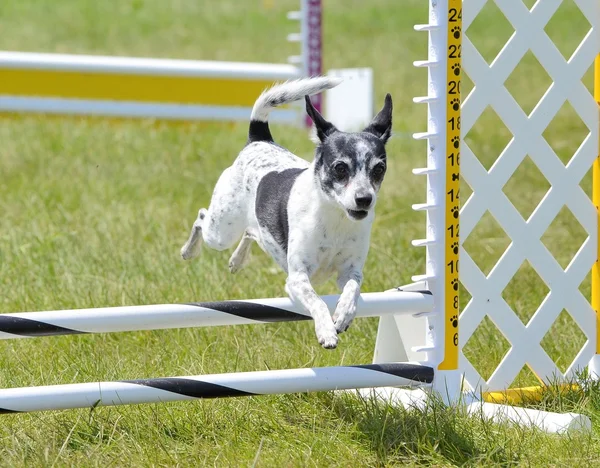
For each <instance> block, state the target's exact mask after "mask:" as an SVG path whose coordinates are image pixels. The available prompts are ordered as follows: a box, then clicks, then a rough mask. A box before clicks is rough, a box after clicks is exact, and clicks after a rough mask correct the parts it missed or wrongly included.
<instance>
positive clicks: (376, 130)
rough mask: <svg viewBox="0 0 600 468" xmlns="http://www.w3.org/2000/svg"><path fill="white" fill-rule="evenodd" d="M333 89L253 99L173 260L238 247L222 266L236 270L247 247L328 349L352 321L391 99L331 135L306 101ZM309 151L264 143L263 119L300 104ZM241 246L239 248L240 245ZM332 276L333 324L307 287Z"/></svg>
mask: <svg viewBox="0 0 600 468" xmlns="http://www.w3.org/2000/svg"><path fill="white" fill-rule="evenodd" d="M337 84H339V81H338V80H337V79H333V78H327V77H317V78H309V79H302V80H297V81H292V82H287V83H283V84H280V85H277V86H275V87H273V88H271V89H270V90H268V91H265V92H264V93H263V94H262V95H261V96H259V98H258V99H257V101H256V103H255V105H254V108H253V110H252V115H251V118H250V126H249V131H248V142H247V144H246V146H245V147H244V148H243V149H242V151H241V152H240V153H239V155H238V157H237V158H236V160H235V161H234V162H233V164H232V165H231V166H230V167H229V168H227V169H225V171H224V172H223V173H222V174H221V176H220V178H219V180H218V181H217V184H216V186H215V189H214V191H213V195H212V199H211V202H210V205H209V207H208V209H204V208H203V209H201V210H200V211H199V213H198V217H197V219H196V221H195V222H194V225H193V227H192V230H191V233H190V236H189V238H188V240H187V242H186V243H185V245H184V246H183V247H182V249H181V256H182V257H183V258H184V259H190V258H192V257H194V256H196V255H198V253H199V250H200V246H201V240H203V241H204V243H206V245H208V246H209V247H211V248H213V249H216V250H225V249H229V248H231V247H233V246H234V245H235V244H236V243H238V242H239V244H238V246H237V248H236V249H235V251H234V253H233V255H232V256H231V259H230V261H229V268H230V270H231V272H232V273H235V272H237V271H238V270H239V269H240V268H241V267H242V266H243V265H244V263H245V262H246V261H247V258H248V254H249V252H250V247H251V245H252V243H253V242H256V243H257V244H258V245H259V246H260V247H261V248H262V250H263V251H265V252H266V253H267V254H269V255H270V256H271V257H272V258H273V259H274V260H275V262H276V263H277V264H278V265H279V266H280V267H281V268H282V269H283V271H285V272H286V273H287V280H286V285H285V289H286V292H287V294H288V295H289V296H290V298H291V299H292V300H293V301H294V302H295V303H297V304H298V305H299V306H300V307H302V308H303V309H305V310H306V311H307V312H309V313H310V314H311V316H312V317H313V319H314V322H315V332H316V335H317V339H318V341H319V343H320V344H321V345H322V346H323V347H325V348H335V347H336V346H337V343H338V334H339V333H342V332H344V331H345V330H347V328H348V327H349V326H350V323H351V322H352V320H353V319H354V317H355V315H356V304H357V301H358V297H359V295H360V286H361V284H362V280H363V273H362V271H363V267H364V264H365V261H366V258H367V254H368V251H369V241H370V235H371V226H372V224H373V219H374V216H375V214H374V207H375V204H376V202H377V194H378V192H379V189H380V187H381V183H382V182H383V179H384V175H385V172H386V169H387V157H386V150H385V145H386V143H387V141H388V139H389V137H390V135H391V129H392V99H391V96H390V95H389V94H388V95H387V96H386V99H385V104H384V107H383V109H382V110H381V111H380V112H379V113H378V114H377V115H376V116H375V118H374V119H373V121H372V122H371V123H370V124H369V126H367V127H366V128H365V129H364V130H363V131H362V132H357V133H346V132H342V131H339V130H338V129H337V128H335V126H334V125H333V124H331V123H330V122H328V121H326V120H325V119H324V118H323V117H322V116H321V114H320V113H319V112H318V111H317V110H316V109H315V108H314V107H313V105H312V104H311V102H310V99H309V98H308V96H310V95H312V94H316V93H319V92H322V91H324V90H326V89H329V88H332V87H334V86H336V85H337ZM303 97H304V98H305V100H306V110H307V113H308V115H309V116H310V117H311V118H312V120H313V122H314V124H315V130H316V135H317V138H318V145H317V148H316V150H315V158H314V160H313V161H312V162H311V163H309V162H307V161H305V160H304V159H301V158H299V157H297V156H296V155H294V154H293V153H291V152H290V151H288V150H287V149H285V148H282V147H281V146H278V145H277V144H276V143H275V142H274V140H273V137H272V135H271V132H270V129H269V125H268V114H269V111H270V110H271V109H273V108H274V107H276V106H278V105H282V104H287V103H290V102H293V101H296V100H299V99H302V98H303ZM240 238H241V241H240ZM332 275H336V277H337V284H338V287H339V288H340V289H341V296H340V300H339V302H338V304H337V307H336V310H335V313H334V314H333V317H332V316H331V315H330V313H329V310H328V309H327V306H326V305H325V303H324V302H323V300H322V299H321V298H320V297H319V296H318V295H317V293H316V292H315V291H314V288H313V285H316V284H318V283H321V282H323V281H326V280H328V279H329V278H330V277H331V276H332Z"/></svg>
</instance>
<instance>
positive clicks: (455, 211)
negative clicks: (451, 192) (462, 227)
mask: <svg viewBox="0 0 600 468" xmlns="http://www.w3.org/2000/svg"><path fill="white" fill-rule="evenodd" d="M450 212H451V213H452V216H454V218H455V219H458V206H453V207H452V209H451V210H450Z"/></svg>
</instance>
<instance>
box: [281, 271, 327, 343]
mask: <svg viewBox="0 0 600 468" xmlns="http://www.w3.org/2000/svg"><path fill="white" fill-rule="evenodd" d="M285 289H286V292H287V293H288V295H289V296H290V298H291V299H292V301H294V302H295V303H297V304H299V305H300V306H301V307H302V308H303V309H304V310H305V311H307V312H308V313H310V315H311V316H312V318H313V320H314V321H315V333H316V334H317V339H318V340H319V344H320V345H321V346H323V348H326V349H334V348H335V347H336V346H337V342H338V336H337V332H336V331H335V327H334V326H333V320H331V314H330V313H329V309H328V308H327V305H325V302H323V299H321V298H320V297H319V295H318V294H317V293H316V292H315V290H314V289H313V287H312V285H311V284H310V279H309V277H308V275H307V274H306V273H304V272H302V273H301V272H294V273H293V272H290V274H289V275H288V278H287V281H286V284H285Z"/></svg>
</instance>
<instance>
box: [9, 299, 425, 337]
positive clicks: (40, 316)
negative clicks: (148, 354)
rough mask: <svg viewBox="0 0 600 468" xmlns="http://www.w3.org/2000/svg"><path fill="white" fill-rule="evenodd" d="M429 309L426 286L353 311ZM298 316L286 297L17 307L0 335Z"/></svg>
mask: <svg viewBox="0 0 600 468" xmlns="http://www.w3.org/2000/svg"><path fill="white" fill-rule="evenodd" d="M339 297H340V296H339V295H331V296H322V299H323V300H324V302H325V304H326V305H327V307H328V308H329V310H330V311H331V312H333V311H334V310H335V307H336V304H337V302H338V299H339ZM432 309H433V296H432V295H431V293H430V292H429V291H422V292H406V291H400V290H391V291H386V292H379V293H364V294H362V295H361V296H360V298H359V301H358V306H357V317H378V316H381V315H386V314H420V313H426V312H431V310H432ZM301 320H312V317H310V315H309V314H307V313H306V312H305V311H304V310H302V309H300V308H299V307H298V306H296V305H295V304H294V303H293V302H292V301H291V300H290V299H289V298H268V299H250V300H240V301H237V300H235V301H222V302H194V303H189V304H158V305H142V306H124V307H102V308H95V309H73V310H54V311H43V312H19V313H11V314H1V315H0V339H5V340H6V339H14V338H33V337H43V336H56V335H73V334H86V333H111V332H125V331H138V330H159V329H168V328H188V327H215V326H223V325H249V324H259V323H272V322H294V321H301Z"/></svg>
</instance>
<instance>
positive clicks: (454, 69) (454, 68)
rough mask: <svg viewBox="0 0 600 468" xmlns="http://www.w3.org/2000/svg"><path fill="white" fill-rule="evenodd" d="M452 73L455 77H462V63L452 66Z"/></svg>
mask: <svg viewBox="0 0 600 468" xmlns="http://www.w3.org/2000/svg"><path fill="white" fill-rule="evenodd" d="M452 73H454V76H458V75H460V63H455V64H454V65H452Z"/></svg>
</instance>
